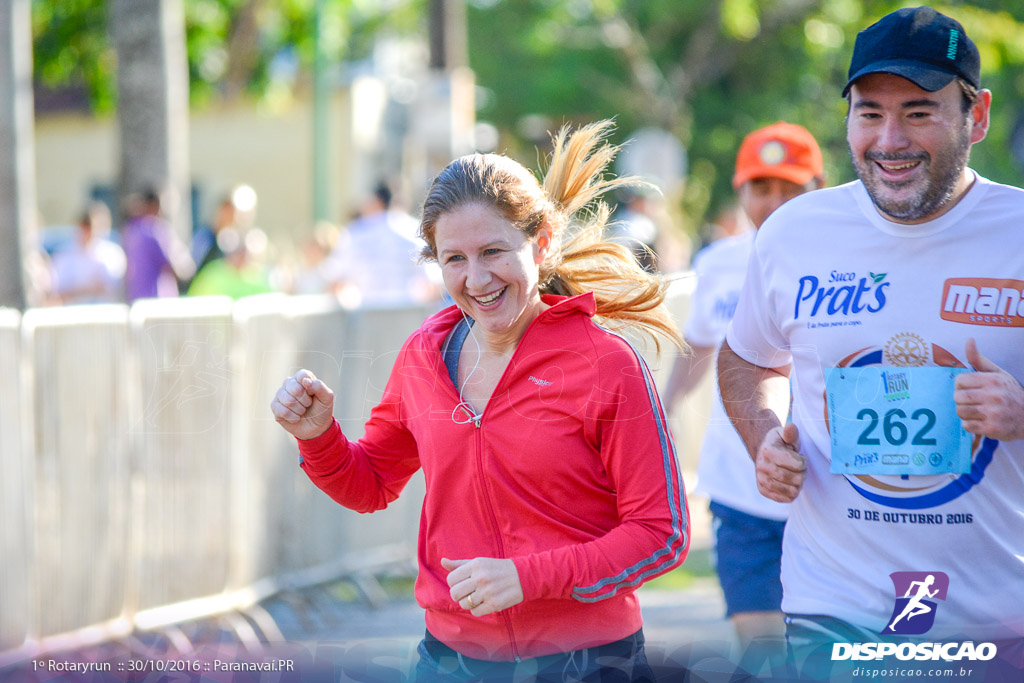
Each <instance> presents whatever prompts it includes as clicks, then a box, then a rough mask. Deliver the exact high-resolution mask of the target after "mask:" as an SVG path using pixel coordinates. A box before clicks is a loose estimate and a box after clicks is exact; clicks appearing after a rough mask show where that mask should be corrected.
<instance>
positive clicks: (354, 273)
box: [331, 210, 439, 307]
mask: <svg viewBox="0 0 1024 683" xmlns="http://www.w3.org/2000/svg"><path fill="white" fill-rule="evenodd" d="M417 229H418V223H417V222H416V219H414V218H412V217H411V216H408V215H407V214H404V213H402V212H400V211H394V210H389V211H382V212H379V213H375V214H372V215H369V216H365V217H362V218H357V219H356V220H354V221H353V222H352V223H351V224H349V226H348V228H347V229H346V230H345V231H343V232H342V234H341V235H339V236H338V243H337V244H336V245H335V247H334V251H333V253H332V255H331V270H332V271H333V275H334V277H335V278H337V279H339V280H341V281H343V282H345V283H348V284H351V285H353V286H355V288H356V289H357V290H358V291H359V294H360V295H361V296H360V301H361V304H362V305H363V306H373V307H378V306H386V307H388V306H408V305H413V304H422V303H425V302H427V301H429V300H430V299H431V298H432V295H433V288H432V283H436V281H437V280H439V277H437V278H435V277H432V274H431V273H429V272H428V267H427V266H426V265H421V264H420V263H418V259H419V254H420V249H421V248H422V246H423V245H422V244H421V243H420V242H419V241H418V240H417V239H416V238H415V234H416V231H417ZM434 269H435V270H436V266H434Z"/></svg>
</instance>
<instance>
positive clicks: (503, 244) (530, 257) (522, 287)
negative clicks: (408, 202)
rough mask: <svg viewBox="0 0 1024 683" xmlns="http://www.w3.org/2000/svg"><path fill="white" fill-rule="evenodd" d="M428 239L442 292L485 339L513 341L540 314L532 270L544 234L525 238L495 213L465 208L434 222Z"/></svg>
mask: <svg viewBox="0 0 1024 683" xmlns="http://www.w3.org/2000/svg"><path fill="white" fill-rule="evenodd" d="M434 240H435V244H436V250H437V251H436V253H437V260H438V263H440V264H441V273H442V275H443V277H444V284H445V287H446V288H447V289H448V293H449V294H451V296H452V299H454V301H455V303H456V305H458V307H459V308H461V309H462V310H463V311H464V312H465V313H466V315H468V316H470V317H472V318H473V319H474V320H476V322H477V325H479V327H478V328H477V329H482V330H483V331H484V332H485V333H486V334H488V335H493V336H496V337H500V338H504V337H508V338H509V341H512V342H518V340H519V338H520V337H522V335H523V333H524V332H525V331H526V328H527V327H528V326H529V324H530V323H531V322H532V321H533V319H534V318H535V317H537V314H539V313H540V311H541V307H542V304H541V300H540V291H539V289H538V277H539V269H538V266H539V265H540V263H541V262H542V261H543V260H544V255H545V253H546V251H547V245H548V244H549V242H550V234H549V232H548V230H547V229H546V228H544V227H542V228H541V229H540V231H539V232H538V234H537V236H536V237H534V238H532V239H531V238H528V237H527V236H526V234H525V233H523V232H522V231H521V230H519V229H517V228H516V227H515V226H514V225H513V224H512V222H511V221H509V220H508V219H507V218H505V217H504V216H502V215H501V214H500V213H499V212H498V211H496V210H495V209H493V208H491V207H489V206H487V205H485V204H481V203H471V204H466V205H464V206H460V207H459V208H457V209H455V210H453V211H450V212H448V213H446V214H443V215H441V216H440V217H439V218H438V219H437V223H436V228H435V233H434Z"/></svg>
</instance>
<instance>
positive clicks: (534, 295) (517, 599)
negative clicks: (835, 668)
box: [271, 121, 689, 681]
mask: <svg viewBox="0 0 1024 683" xmlns="http://www.w3.org/2000/svg"><path fill="white" fill-rule="evenodd" d="M610 128H611V124H610V123H609V122H607V121H605V122H599V123H596V124H592V125H590V126H586V127H584V128H581V129H580V130H578V131H576V132H575V133H573V134H571V135H570V134H569V133H568V131H567V130H565V129H563V130H562V131H561V132H560V133H559V135H558V136H556V138H555V141H554V142H555V146H554V151H553V153H552V157H551V159H550V167H549V170H548V172H547V174H546V175H545V177H544V181H543V184H541V183H539V182H538V181H537V179H536V177H535V176H534V175H533V174H532V173H530V171H528V170H527V169H526V168H524V167H523V166H521V165H520V164H518V163H516V162H515V161H512V160H511V159H508V158H507V157H504V156H498V155H493V154H488V155H479V154H475V155H470V156H465V157H461V158H459V159H457V160H455V161H454V162H452V163H451V164H450V165H449V166H448V167H447V168H445V170H444V171H442V172H441V173H440V174H439V175H438V177H437V178H436V179H435V180H434V183H433V185H432V186H431V189H430V192H429V194H428V196H427V199H426V201H425V202H424V206H423V216H422V222H421V235H422V237H423V238H424V240H425V241H426V243H427V247H426V249H425V254H424V255H425V257H426V258H428V259H431V260H437V261H438V263H439V264H440V266H441V270H442V273H443V276H444V283H445V286H446V288H447V290H448V292H449V294H450V295H451V296H452V298H453V300H454V301H455V305H454V306H451V307H449V308H447V309H445V310H443V311H441V312H440V313H438V314H436V315H434V316H432V317H430V318H428V319H427V320H426V321H425V322H424V324H423V325H422V327H421V328H420V329H419V330H417V331H416V332H415V333H413V335H412V336H411V337H410V338H409V339H408V340H407V341H406V343H405V344H404V346H403V347H402V350H401V352H400V353H399V355H398V358H397V360H396V363H395V367H394V369H393V370H392V373H391V377H390V379H389V381H388V384H387V387H386V388H385V391H384V397H383V400H382V401H381V403H380V405H378V406H377V407H376V408H374V410H373V412H372V413H371V416H370V420H369V422H368V423H367V425H366V431H365V435H364V436H363V438H362V439H360V440H359V441H358V442H356V443H353V442H350V441H348V440H347V439H346V438H345V436H344V435H343V434H342V433H341V430H340V428H339V426H338V423H337V421H335V420H334V418H333V416H332V411H333V401H334V398H333V393H332V392H331V390H330V389H329V388H328V387H327V386H326V385H325V384H324V383H323V382H322V381H321V380H319V379H317V378H315V377H314V376H313V375H312V373H310V372H308V371H306V370H300V371H299V372H298V373H296V375H295V376H294V377H292V378H289V379H288V380H287V381H286V382H285V383H284V385H283V386H282V387H281V388H280V389H279V390H278V392H277V394H276V396H275V398H274V401H273V403H272V405H271V409H272V411H273V413H274V416H275V418H276V419H277V421H278V422H279V423H280V424H281V425H282V426H283V427H284V428H285V429H286V430H287V431H288V432H290V433H291V434H293V435H294V436H295V437H296V438H297V439H299V449H300V452H301V454H302V467H303V469H304V470H305V471H306V473H307V474H308V475H309V477H310V478H311V479H312V480H313V481H314V482H315V483H316V485H317V486H319V487H320V488H321V489H323V490H324V491H325V492H327V493H328V494H329V495H330V496H331V497H332V498H334V499H335V500H337V501H338V502H339V503H341V504H342V505H345V506H346V507H349V508H352V509H354V510H358V511H360V512H371V511H374V510H379V509H382V508H384V507H385V506H387V505H388V503H390V502H391V501H392V500H394V499H395V498H397V497H398V495H399V493H400V492H401V491H402V488H403V487H404V486H405V484H406V482H407V481H408V480H409V478H410V477H411V476H412V475H413V474H414V473H415V472H416V471H417V470H418V469H419V468H421V467H422V468H423V472H424V477H425V481H426V497H425V499H424V502H423V511H422V515H421V520H420V532H419V548H418V557H419V574H418V576H417V579H416V598H417V600H418V601H419V603H420V604H421V605H422V606H423V607H424V608H425V609H426V627H427V632H426V636H425V638H424V640H423V641H422V642H421V643H420V647H419V654H420V662H419V664H418V667H417V675H418V677H419V679H420V680H429V679H437V680H481V679H483V680H487V679H493V680H511V679H512V678H513V677H516V678H518V677H521V676H524V675H525V676H528V677H530V676H534V677H537V678H539V679H540V680H569V679H571V680H594V681H598V680H600V681H613V680H623V681H629V680H646V679H649V678H650V677H651V675H652V674H651V670H650V667H649V666H648V664H647V660H646V657H645V654H644V650H643V642H644V641H643V632H642V629H641V626H642V620H641V615H640V607H639V603H638V601H637V597H636V594H635V590H636V588H637V587H638V586H639V585H640V584H641V583H643V582H644V581H646V580H647V579H649V578H652V577H654V576H657V575H658V574H661V573H664V572H666V571H668V570H670V569H672V568H673V567H675V566H677V565H678V564H679V563H681V562H682V561H683V559H684V557H685V556H686V551H687V549H688V543H689V534H688V516H687V507H686V495H685V491H684V487H683V481H682V478H681V476H680V474H679V469H678V464H677V461H676V456H675V451H674V447H673V444H672V437H671V435H670V434H669V431H668V426H667V424H666V419H665V415H664V413H663V411H662V408H661V404H660V401H659V399H658V396H657V392H656V390H655V387H654V382H653V380H652V378H651V374H650V371H649V370H648V368H647V367H646V366H645V364H644V362H643V360H642V358H641V357H640V355H639V354H638V353H637V352H636V351H635V350H634V349H633V348H632V347H631V346H630V345H629V344H628V343H627V342H626V341H625V340H624V339H623V338H622V337H620V336H618V335H617V334H615V333H614V332H613V331H611V330H610V329H608V328H607V327H604V326H602V325H601V324H598V322H597V321H601V322H602V323H604V324H606V325H609V326H610V327H612V328H620V327H624V326H636V327H638V328H640V329H641V330H644V331H647V332H649V333H651V335H652V336H655V335H658V334H661V335H664V336H667V337H668V338H669V339H671V340H672V341H673V342H674V343H676V344H681V343H682V342H681V340H680V339H679V335H678V332H677V331H676V328H675V326H674V325H673V324H672V322H671V320H670V318H669V317H668V316H667V314H666V313H665V312H664V310H663V308H662V307H661V303H662V301H663V299H664V283H663V282H662V281H661V280H660V279H658V278H656V277H654V276H652V275H650V274H649V273H647V272H645V271H644V270H643V269H642V268H640V266H639V265H638V264H637V262H636V260H635V258H634V256H633V255H632V253H631V252H630V251H629V250H628V249H627V248H626V247H624V246H622V245H619V244H614V243H610V242H607V241H605V239H604V228H605V223H606V220H607V218H608V209H607V207H606V206H605V205H604V204H603V203H602V202H600V201H599V197H600V196H601V195H602V194H603V193H604V192H605V191H607V190H609V189H611V188H614V187H616V186H619V185H621V184H624V183H628V182H632V180H631V179H628V178H627V179H608V178H604V177H603V175H602V174H603V171H604V169H605V168H606V167H607V165H608V163H609V162H610V161H611V159H612V158H613V157H614V154H615V152H616V151H617V150H616V148H614V147H612V146H610V145H608V144H607V143H606V142H605V136H606V135H607V133H608V132H609V130H610ZM584 209H590V210H589V211H584ZM655 341H657V337H656V336H655Z"/></svg>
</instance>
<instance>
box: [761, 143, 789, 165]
mask: <svg viewBox="0 0 1024 683" xmlns="http://www.w3.org/2000/svg"><path fill="white" fill-rule="evenodd" d="M757 155H758V156H759V157H761V163H763V164H765V165H766V166H778V165H779V164H781V163H782V162H783V161H785V160H786V146H785V145H784V144H782V143H781V142H779V141H778V140H769V141H768V142H766V143H764V144H763V145H761V149H759V150H758V151H757Z"/></svg>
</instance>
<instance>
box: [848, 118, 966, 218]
mask: <svg viewBox="0 0 1024 683" xmlns="http://www.w3.org/2000/svg"><path fill="white" fill-rule="evenodd" d="M970 151H971V143H970V128H968V127H967V126H965V127H964V128H962V129H960V130H958V131H957V136H956V138H955V139H953V140H951V141H950V142H949V143H948V144H947V145H946V146H945V147H943V148H942V149H940V150H938V151H937V153H936V155H935V156H934V157H932V156H931V155H930V154H928V153H927V152H921V153H920V154H886V153H884V152H870V151H869V152H867V153H866V154H865V155H864V160H863V161H862V160H860V159H858V158H857V157H856V156H854V155H853V152H852V151H851V153H850V158H851V159H852V160H853V167H854V169H856V171H857V175H858V176H859V177H860V179H861V181H862V182H863V183H864V187H865V188H866V189H867V191H868V195H869V196H870V197H871V201H872V202H874V203H875V206H876V207H878V210H879V211H881V212H882V213H884V214H886V215H887V216H891V217H892V218H894V219H896V220H897V221H904V222H916V221H921V220H923V219H926V218H927V217H929V216H931V215H933V214H935V213H936V212H937V211H939V209H941V208H942V206H943V205H944V204H945V203H946V202H948V201H949V199H950V197H952V195H953V190H954V189H955V187H956V183H957V181H958V180H959V179H960V177H961V175H962V174H963V172H964V168H965V167H966V166H967V158H968V156H969V155H970ZM875 161H920V162H921V164H922V165H923V166H924V171H925V174H924V175H925V182H924V185H923V187H920V188H919V189H918V190H917V191H916V192H913V193H912V194H911V195H910V196H908V197H904V198H902V199H895V198H892V197H890V196H886V195H887V192H886V190H902V189H903V188H904V187H908V186H910V185H912V184H920V183H921V179H920V177H918V178H915V179H912V180H907V181H896V182H893V181H886V180H882V179H881V178H879V177H878V176H877V174H878V173H879V171H878V167H877V166H876V165H875V164H874V162H875Z"/></svg>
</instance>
